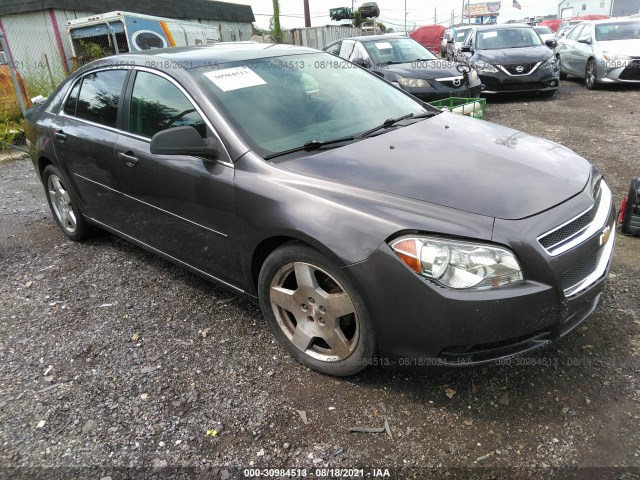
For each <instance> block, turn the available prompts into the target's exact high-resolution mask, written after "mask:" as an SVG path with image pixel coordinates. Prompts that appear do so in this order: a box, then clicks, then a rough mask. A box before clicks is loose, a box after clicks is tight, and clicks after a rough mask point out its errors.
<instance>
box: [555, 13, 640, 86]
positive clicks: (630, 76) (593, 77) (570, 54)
mask: <svg viewBox="0 0 640 480" xmlns="http://www.w3.org/2000/svg"><path fill="white" fill-rule="evenodd" d="M558 59H559V63H560V72H561V78H566V76H567V75H575V76H578V77H582V78H584V79H585V84H586V86H587V88H588V89H594V88H597V86H598V84H600V83H603V84H604V83H638V84H640V19H637V18H635V19H631V18H629V19H620V20H596V21H591V22H583V23H581V24H579V25H577V26H576V27H575V28H574V29H573V30H571V32H569V34H567V35H566V37H565V38H563V39H562V40H560V41H559V44H558Z"/></svg>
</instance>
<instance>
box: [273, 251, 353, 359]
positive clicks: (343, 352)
mask: <svg viewBox="0 0 640 480" xmlns="http://www.w3.org/2000/svg"><path fill="white" fill-rule="evenodd" d="M269 297H270V298H269V300H270V302H271V307H272V309H273V313H274V315H275V317H276V320H277V322H278V325H279V327H280V328H281V329H282V331H283V333H284V334H285V335H286V337H287V338H288V339H289V340H290V341H291V343H292V344H293V345H295V346H296V348H297V349H299V350H300V351H302V352H303V353H305V354H306V355H309V356H310V357H312V358H315V359H317V360H321V361H325V362H337V361H341V360H345V359H346V358H348V357H349V356H350V355H351V354H352V353H353V351H354V350H355V349H356V347H357V345H358V339H359V338H360V320H359V318H358V313H357V312H356V307H355V305H354V303H353V300H352V299H351V297H350V296H349V294H348V293H347V292H346V291H345V289H344V288H343V287H342V286H341V285H340V284H339V283H338V282H337V281H336V280H335V279H334V278H333V277H331V275H329V274H328V273H327V272H325V271H324V270H322V269H320V268H318V267H316V266H314V265H311V264H308V263H302V262H293V263H289V264H287V265H285V266H283V267H282V268H280V270H279V271H278V272H277V273H276V275H274V277H273V280H272V282H271V286H270V289H269Z"/></svg>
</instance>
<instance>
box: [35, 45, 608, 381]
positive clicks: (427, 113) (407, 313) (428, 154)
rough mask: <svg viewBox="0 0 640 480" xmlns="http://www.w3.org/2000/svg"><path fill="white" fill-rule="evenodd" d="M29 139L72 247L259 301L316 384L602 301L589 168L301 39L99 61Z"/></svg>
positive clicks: (480, 351)
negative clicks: (112, 252) (81, 243)
mask: <svg viewBox="0 0 640 480" xmlns="http://www.w3.org/2000/svg"><path fill="white" fill-rule="evenodd" d="M25 128H26V132H27V136H28V140H29V145H30V152H31V156H32V159H33V164H34V166H35V169H36V171H37V172H38V175H39V176H40V178H41V179H42V182H43V184H44V189H45V193H46V197H47V200H48V202H49V205H50V207H51V211H52V214H53V218H54V219H55V221H56V223H57V224H58V226H59V227H60V229H61V230H62V232H63V233H64V234H65V235H66V236H67V237H68V238H69V239H71V240H76V241H78V240H82V239H84V238H86V237H87V236H88V235H89V234H90V233H91V230H92V229H95V228H99V229H104V230H106V231H108V232H111V233H112V234H115V235H117V236H119V237H122V238H124V239H126V240H128V241H130V242H132V243H134V244H135V245H138V246H140V247H142V248H144V249H147V250H150V251H152V252H154V253H156V254H158V255H160V256H161V257H163V258H165V259H167V260H169V261H171V262H174V263H176V264H178V265H180V266H182V267H184V268H186V269H188V270H190V271H191V272H194V273H196V274H198V275H200V276H202V277H204V278H206V279H209V280H212V281H215V282H218V283H219V284H221V285H223V286H225V287H227V288H229V289H231V290H233V291H235V292H237V293H238V294H241V295H243V296H244V297H246V298H248V299H250V300H253V301H255V302H257V303H259V305H260V307H261V309H262V313H263V314H264V317H265V319H266V321H267V322H268V324H269V326H270V328H271V330H272V331H273V334H274V335H275V337H276V338H277V339H278V340H279V342H280V343H281V344H282V346H283V347H284V348H285V349H286V350H287V351H288V352H289V353H290V354H291V355H292V356H293V357H294V358H295V359H296V360H298V361H299V362H301V363H303V364H305V365H307V366H309V367H311V368H313V369H316V370H318V371H320V372H323V373H326V374H331V375H350V374H354V373H356V372H358V371H360V370H362V369H363V368H364V367H366V366H367V365H370V364H383V365H385V366H387V367H390V368H408V367H414V366H417V365H442V366H463V365H482V364H485V363H488V362H495V361H497V360H502V359H506V358H510V357H512V356H514V355H518V354H523V353H526V352H531V351H533V350H536V349H538V348H540V347H543V346H545V345H548V344H549V343H550V342H552V341H554V340H556V339H558V338H560V337H562V336H564V335H565V334H567V333H568V332H570V331H571V330H573V329H574V328H575V327H576V326H577V325H579V324H580V323H581V322H582V321H583V320H584V319H585V318H586V317H587V316H588V315H589V314H590V313H591V312H592V311H593V310H594V309H595V308H596V305H597V303H598V299H599V298H600V292H601V290H602V286H603V281H604V279H605V278H606V275H607V270H608V268H609V263H610V260H611V256H612V252H613V246H614V234H615V228H614V227H615V214H614V205H613V201H612V195H611V191H610V189H609V187H608V186H607V183H606V182H605V180H604V179H603V177H602V175H601V174H600V173H599V172H598V171H597V170H596V169H595V168H594V167H593V166H592V165H591V164H590V163H589V162H588V161H587V160H585V159H583V158H581V157H579V156H578V155H576V154H575V153H573V152H572V151H570V150H568V149H567V148H565V147H563V146H561V145H558V144H555V143H552V142H549V141H546V140H543V139H540V138H536V137H533V136H530V135H527V134H525V133H521V132H518V131H515V130H511V129H509V128H505V127H501V126H498V125H494V124H491V123H488V122H484V121H478V120H474V119H468V118H464V117H459V116H456V115H453V114H450V113H442V112H440V111H439V110H436V109H434V108H432V107H429V106H428V105H426V104H424V103H422V102H421V101H419V100H417V99H416V98H414V97H412V96H410V95H409V94H407V93H406V92H404V91H403V90H401V89H399V88H396V87H394V86H392V85H391V84H389V83H387V82H386V81H384V80H382V79H380V78H379V77H378V76H376V75H373V74H371V73H369V72H367V71H366V70H364V69H362V68H360V67H358V66H355V65H353V64H351V63H349V62H347V61H346V60H341V59H336V57H334V56H331V55H329V54H327V53H323V52H318V51H315V50H311V49H307V48H302V47H293V46H284V45H262V44H250V43H246V44H219V45H215V46H212V47H195V48H194V47H189V48H176V49H168V50H154V51H148V52H146V53H144V54H142V53H141V54H127V55H121V56H118V57H114V58H110V59H105V60H103V61H99V62H94V63H91V64H89V65H87V66H85V67H83V68H82V69H80V70H78V71H77V72H75V73H74V74H73V75H72V76H70V77H69V78H68V79H67V80H66V81H65V82H64V83H63V84H62V85H61V86H60V87H59V88H58V89H57V91H55V92H54V93H53V94H52V95H51V96H50V97H49V98H48V100H47V101H46V102H45V103H44V104H42V105H40V106H38V107H35V109H33V110H31V111H30V112H29V113H28V115H27V119H26V127H25Z"/></svg>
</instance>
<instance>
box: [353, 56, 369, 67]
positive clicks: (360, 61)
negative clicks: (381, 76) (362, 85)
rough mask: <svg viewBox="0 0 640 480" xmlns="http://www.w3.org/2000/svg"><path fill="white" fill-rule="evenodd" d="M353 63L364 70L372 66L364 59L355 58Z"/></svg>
mask: <svg viewBox="0 0 640 480" xmlns="http://www.w3.org/2000/svg"><path fill="white" fill-rule="evenodd" d="M353 63H355V64H356V65H358V66H359V67H362V68H369V66H370V65H369V61H368V60H365V59H364V58H354V59H353Z"/></svg>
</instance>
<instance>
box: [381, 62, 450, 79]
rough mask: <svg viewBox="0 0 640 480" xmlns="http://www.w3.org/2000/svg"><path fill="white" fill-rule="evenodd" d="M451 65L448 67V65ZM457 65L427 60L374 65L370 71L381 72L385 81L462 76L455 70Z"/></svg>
mask: <svg viewBox="0 0 640 480" xmlns="http://www.w3.org/2000/svg"><path fill="white" fill-rule="evenodd" d="M449 64H450V65H451V66H450V67H449V66H448V65H449ZM456 65H457V63H453V62H447V61H445V60H428V61H424V62H412V63H395V64H391V65H376V66H375V67H373V68H372V69H371V70H373V71H378V72H381V73H382V74H383V75H384V77H385V78H386V79H393V78H397V77H402V78H424V79H431V78H444V77H459V76H460V75H462V74H461V73H460V72H459V71H458V70H457V69H456Z"/></svg>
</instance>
